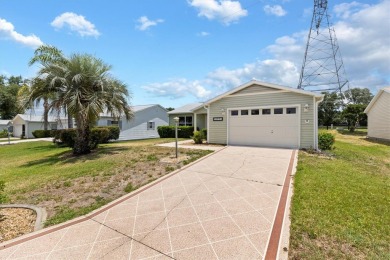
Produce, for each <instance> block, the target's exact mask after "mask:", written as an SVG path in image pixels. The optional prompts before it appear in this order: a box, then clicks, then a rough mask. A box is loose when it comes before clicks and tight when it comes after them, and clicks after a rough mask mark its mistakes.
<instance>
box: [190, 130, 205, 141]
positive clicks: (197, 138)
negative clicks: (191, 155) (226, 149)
mask: <svg viewBox="0 0 390 260" xmlns="http://www.w3.org/2000/svg"><path fill="white" fill-rule="evenodd" d="M203 139H204V136H203V134H202V132H200V131H195V132H194V136H193V137H192V140H194V143H196V144H201V143H203Z"/></svg>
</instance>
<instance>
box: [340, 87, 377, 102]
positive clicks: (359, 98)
mask: <svg viewBox="0 0 390 260" xmlns="http://www.w3.org/2000/svg"><path fill="white" fill-rule="evenodd" d="M344 96H345V98H346V99H347V102H348V103H349V104H361V105H368V104H369V103H370V101H371V100H372V99H373V97H374V95H373V94H371V92H370V90H369V89H368V88H351V89H350V90H347V91H345V92H344Z"/></svg>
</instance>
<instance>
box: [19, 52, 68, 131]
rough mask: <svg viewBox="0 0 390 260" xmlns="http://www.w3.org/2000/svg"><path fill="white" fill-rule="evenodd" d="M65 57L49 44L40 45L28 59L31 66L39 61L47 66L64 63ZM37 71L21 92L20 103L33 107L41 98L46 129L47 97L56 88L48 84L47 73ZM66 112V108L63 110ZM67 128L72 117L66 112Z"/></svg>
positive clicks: (53, 92) (51, 94)
mask: <svg viewBox="0 0 390 260" xmlns="http://www.w3.org/2000/svg"><path fill="white" fill-rule="evenodd" d="M66 62H67V59H66V57H65V56H64V55H63V53H62V51H61V50H60V49H58V48H56V47H54V46H51V45H41V46H39V47H38V48H37V49H36V50H35V51H34V57H32V58H31V60H30V61H29V65H30V66H32V65H34V64H36V63H40V64H41V66H42V67H43V68H45V67H49V66H51V65H53V64H66ZM43 68H41V71H39V72H38V75H39V76H38V77H36V78H34V79H33V80H32V81H31V83H32V85H31V87H30V88H29V89H28V90H26V89H24V90H23V91H22V92H21V98H22V103H23V104H22V105H23V107H24V108H30V109H34V107H35V106H34V103H35V104H36V105H39V103H40V102H41V100H43V109H44V112H43V122H44V129H45V130H47V129H48V125H49V122H48V115H49V99H50V97H51V98H53V97H54V95H55V94H56V92H57V90H56V88H55V86H54V85H52V84H50V82H48V79H47V76H48V75H47V74H45V73H42V70H43ZM64 112H65V113H66V110H65V111H64ZM68 128H72V117H71V115H69V114H68Z"/></svg>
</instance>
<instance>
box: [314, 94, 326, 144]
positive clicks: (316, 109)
mask: <svg viewBox="0 0 390 260" xmlns="http://www.w3.org/2000/svg"><path fill="white" fill-rule="evenodd" d="M323 100H324V96H321V98H320V99H319V100H318V101H316V105H315V115H316V116H315V119H316V120H315V121H316V122H315V129H316V130H315V135H316V137H315V144H314V145H315V146H316V147H315V150H318V105H319V104H320V103H321V102H322V101H323Z"/></svg>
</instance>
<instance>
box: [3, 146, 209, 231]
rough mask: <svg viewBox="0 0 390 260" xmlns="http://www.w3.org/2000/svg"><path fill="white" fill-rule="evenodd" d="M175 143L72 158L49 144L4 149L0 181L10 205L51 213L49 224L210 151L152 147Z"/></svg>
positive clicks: (104, 148)
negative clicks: (176, 152)
mask: <svg viewBox="0 0 390 260" xmlns="http://www.w3.org/2000/svg"><path fill="white" fill-rule="evenodd" d="M169 141H173V139H149V140H140V141H128V142H118V143H110V144H104V145H101V146H100V147H99V149H97V150H96V151H94V152H93V153H91V154H89V155H85V156H80V157H74V156H73V155H72V151H71V150H70V149H69V148H58V147H57V146H56V145H54V144H52V143H50V142H30V143H20V144H15V145H6V146H0V180H3V181H4V182H5V185H6V188H5V191H6V195H7V197H8V201H7V202H8V203H26V204H33V205H37V206H39V207H44V208H46V210H47V211H48V217H49V218H48V221H47V223H46V225H52V224H57V223H60V222H63V221H66V220H68V219H71V218H74V217H76V216H79V215H83V214H86V213H88V212H90V211H92V210H94V209H96V208H98V207H100V206H102V205H104V204H106V203H108V202H109V201H112V200H114V199H116V198H119V197H121V196H122V195H124V194H126V193H128V192H131V191H132V190H134V189H137V188H138V187H140V186H142V185H145V184H147V183H149V182H151V181H153V180H155V179H157V178H159V177H161V176H163V175H165V174H167V173H169V172H172V171H173V170H176V169H178V168H180V167H182V166H183V165H185V164H187V163H189V162H191V161H194V160H196V159H198V158H200V157H202V156H204V155H206V154H209V153H210V151H202V150H181V153H180V155H181V160H180V162H179V163H177V162H176V161H175V160H173V159H172V158H171V157H172V156H174V149H173V148H167V147H158V146H154V145H155V144H156V143H162V142H169Z"/></svg>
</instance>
